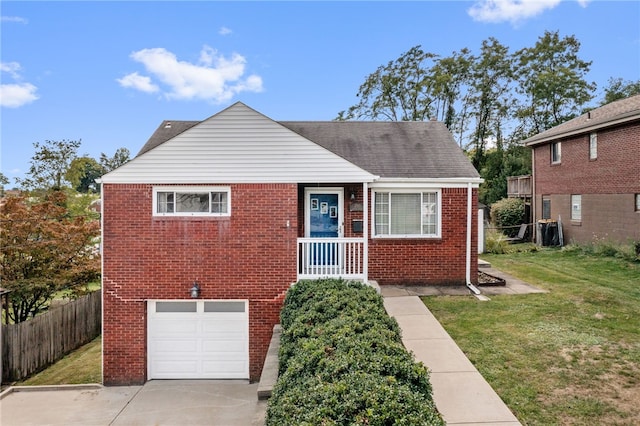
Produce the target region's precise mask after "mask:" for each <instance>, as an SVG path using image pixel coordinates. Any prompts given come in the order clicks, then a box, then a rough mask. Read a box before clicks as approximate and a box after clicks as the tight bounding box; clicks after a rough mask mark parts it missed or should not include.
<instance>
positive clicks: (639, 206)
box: [636, 194, 640, 212]
mask: <svg viewBox="0 0 640 426" xmlns="http://www.w3.org/2000/svg"><path fill="white" fill-rule="evenodd" d="M636 211H637V212H640V194H636Z"/></svg>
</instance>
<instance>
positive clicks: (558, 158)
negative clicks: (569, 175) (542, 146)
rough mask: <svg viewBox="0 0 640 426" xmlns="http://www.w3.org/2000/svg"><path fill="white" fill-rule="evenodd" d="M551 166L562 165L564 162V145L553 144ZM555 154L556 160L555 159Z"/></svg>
mask: <svg viewBox="0 0 640 426" xmlns="http://www.w3.org/2000/svg"><path fill="white" fill-rule="evenodd" d="M550 147H551V148H550V150H551V164H560V163H561V162H562V144H561V143H560V142H551V145H550ZM554 147H556V149H554ZM554 153H555V158H554Z"/></svg>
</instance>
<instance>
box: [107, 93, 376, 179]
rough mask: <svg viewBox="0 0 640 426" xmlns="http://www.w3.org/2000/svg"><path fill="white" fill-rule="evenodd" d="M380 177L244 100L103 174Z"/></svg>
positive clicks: (118, 176)
mask: <svg viewBox="0 0 640 426" xmlns="http://www.w3.org/2000/svg"><path fill="white" fill-rule="evenodd" d="M375 178H376V176H374V175H372V174H371V173H368V172H367V171H365V170H363V169H361V168H360V167H357V166H356V165H354V164H353V163H350V162H349V161H347V160H345V159H343V158H341V157H339V156H338V155H336V154H334V153H332V152H330V151H328V150H326V149H325V148H322V147H321V146H319V145H317V144H315V143H313V142H311V141H309V140H308V139H306V138H304V137H302V136H300V135H298V134H296V133H294V132H292V131H290V130H289V129H287V128H285V127H283V126H281V125H280V124H278V123H276V122H275V121H273V120H271V119H270V118H268V117H265V116H264V115H262V114H260V113H258V112H256V111H254V110H253V109H251V108H249V107H247V106H246V105H244V104H242V103H236V104H234V105H232V106H231V107H229V108H227V109H226V110H224V111H222V112H220V113H218V114H216V115H214V116H212V117H210V118H208V119H207V120H205V121H203V122H202V123H199V124H197V125H196V126H194V127H192V128H191V129H189V130H186V131H185V132H183V133H182V134H180V135H178V136H176V137H174V138H173V139H171V140H169V141H167V142H165V143H163V144H161V145H159V146H157V147H156V148H154V149H152V150H151V151H148V152H146V153H144V154H142V155H141V156H139V157H136V158H134V159H133V160H132V161H130V162H129V163H127V164H125V165H124V166H122V167H120V168H119V169H117V170H114V171H113V172H111V173H109V174H107V175H105V176H103V177H102V182H104V183H152V184H163V183H172V184H176V183H177V184H179V183H262V182H268V183H298V182H320V183H324V182H336V181H340V182H371V181H373V180H374V179H375Z"/></svg>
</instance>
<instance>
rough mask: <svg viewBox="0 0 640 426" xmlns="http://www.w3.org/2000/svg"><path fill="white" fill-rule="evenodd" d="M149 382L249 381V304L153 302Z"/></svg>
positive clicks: (148, 362) (149, 348)
mask: <svg viewBox="0 0 640 426" xmlns="http://www.w3.org/2000/svg"><path fill="white" fill-rule="evenodd" d="M147 313H148V321H147V326H148V332H147V365H148V378H149V380H150V379H247V378H249V313H248V306H247V303H246V301H244V300H241V301H228V300H224V301H222V300H150V301H148V305H147Z"/></svg>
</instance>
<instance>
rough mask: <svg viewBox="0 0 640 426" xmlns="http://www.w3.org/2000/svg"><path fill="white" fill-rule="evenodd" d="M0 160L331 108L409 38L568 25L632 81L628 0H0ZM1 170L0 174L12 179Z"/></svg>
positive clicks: (637, 43)
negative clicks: (165, 130) (203, 123)
mask: <svg viewBox="0 0 640 426" xmlns="http://www.w3.org/2000/svg"><path fill="white" fill-rule="evenodd" d="M0 14H1V15H2V21H1V22H0V25H1V50H0V59H1V62H2V67H1V85H2V87H1V92H0V101H1V107H0V114H1V115H0V124H1V129H2V130H1V139H0V143H1V145H0V153H1V156H0V167H1V170H2V173H4V175H5V176H7V177H9V178H10V179H13V178H15V177H22V176H24V173H25V171H27V170H28V168H29V160H30V159H31V157H32V155H33V153H34V148H33V143H34V142H44V141H45V140H62V139H67V140H77V139H81V140H82V146H81V148H80V151H79V154H80V155H84V154H87V155H90V156H92V157H94V158H98V157H99V155H100V153H101V152H104V153H106V154H107V155H113V153H114V152H115V150H116V149H117V148H120V147H126V148H128V149H129V150H130V151H131V154H132V156H133V155H135V154H136V153H137V152H138V150H139V149H140V148H141V147H142V145H143V144H144V143H145V142H146V141H147V139H148V138H149V136H150V135H151V134H152V133H153V131H154V130H155V129H156V128H157V126H158V125H159V124H160V123H161V121H162V120H164V119H171V120H203V119H205V118H207V117H209V116H211V115H213V114H215V113H217V112H218V111H220V110H221V109H223V108H225V107H227V106H229V105H231V104H232V103H234V102H236V101H242V102H244V103H246V104H247V105H249V106H250V107H252V108H254V109H256V110H258V111H259V112H261V113H263V114H265V115H267V116H269V117H271V118H273V119H275V120H332V119H334V118H335V117H336V116H337V114H338V112H339V111H341V110H345V109H347V108H348V107H349V106H351V105H353V104H355V103H356V102H357V98H356V94H357V92H358V88H359V86H360V85H361V84H362V83H363V82H364V80H365V78H366V76H367V75H368V74H370V73H372V72H373V71H375V70H376V68H377V67H379V66H380V65H383V64H386V63H387V62H389V61H391V60H394V59H396V58H398V57H399V56H400V55H401V54H402V53H404V52H406V51H407V50H409V49H410V48H411V47H413V46H416V45H422V48H423V49H424V50H425V51H429V52H432V53H436V54H439V55H449V54H450V53H451V52H453V51H458V50H460V49H462V48H464V47H467V48H469V49H471V50H472V51H473V52H474V53H477V52H478V51H479V48H480V45H481V43H482V41H483V40H485V39H487V38H488V37H495V38H497V39H498V40H499V41H500V42H501V43H502V44H504V45H506V46H509V48H510V49H511V51H515V50H518V49H520V48H523V47H531V46H533V45H534V44H535V42H536V40H537V39H538V37H540V36H542V35H543V34H544V31H545V30H549V31H559V33H560V36H561V37H564V36H568V35H575V36H576V37H577V39H578V40H579V41H580V42H581V43H582V47H581V58H582V59H584V60H589V61H593V64H592V66H591V72H590V74H589V75H588V76H587V78H588V80H589V81H595V82H596V83H597V84H598V88H599V89H598V91H597V92H596V99H595V100H594V103H595V102H596V101H598V100H599V99H600V98H601V97H602V96H601V94H602V93H601V90H602V88H603V87H604V86H605V85H606V84H607V80H608V79H609V78H610V77H621V78H623V79H625V80H638V79H640V1H637V0H636V1H586V0H582V1H575V0H566V1H560V0H536V1H527V0H481V1H448V2H445V1H422V2H417V1H414V2H385V1H379V2H362V1H356V2H338V1H331V2H294V1H289V2H215V1H214V2H204V1H197V2H171V1H159V2H151V1H141V2H128V1H115V2H93V1H84V2H81V1H75V2H57V1H47V2H31V1H21V2H17V1H15V2H14V1H2V2H0ZM12 185H13V182H12V183H11V184H10V185H9V187H11V186H12Z"/></svg>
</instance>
